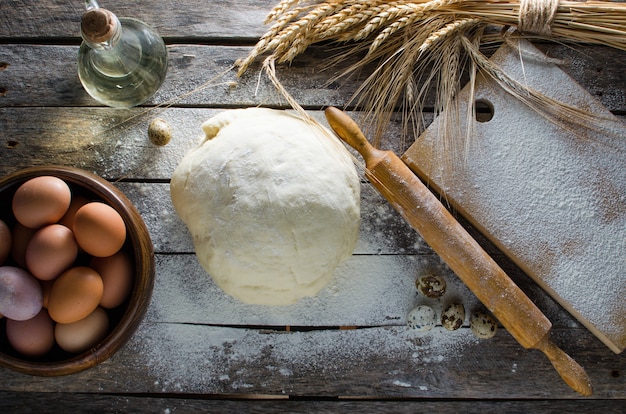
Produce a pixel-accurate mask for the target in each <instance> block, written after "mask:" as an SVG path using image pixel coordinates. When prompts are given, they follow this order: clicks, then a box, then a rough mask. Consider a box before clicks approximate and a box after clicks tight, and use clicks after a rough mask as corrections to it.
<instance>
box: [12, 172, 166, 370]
mask: <svg viewBox="0 0 626 414" xmlns="http://www.w3.org/2000/svg"><path fill="white" fill-rule="evenodd" d="M42 175H47V176H55V177H58V178H61V179H63V180H64V181H66V182H67V183H68V184H70V185H74V186H79V187H81V188H83V189H85V190H87V191H90V192H92V193H93V194H94V195H95V196H96V197H98V198H100V199H102V200H104V201H106V203H107V204H109V205H110V206H111V207H113V208H114V209H115V210H116V211H117V212H118V213H119V214H120V215H121V216H122V219H123V220H124V223H125V224H126V227H127V229H134V231H127V237H129V238H130V241H131V243H130V244H131V246H133V252H132V253H133V254H132V256H133V258H134V263H135V272H134V275H135V280H134V282H135V283H134V284H133V290H132V291H131V294H130V300H129V301H128V304H127V309H126V310H125V311H124V314H123V315H122V317H121V319H120V321H119V322H118V323H117V325H116V326H115V327H114V328H113V329H112V330H111V332H109V334H108V335H107V336H106V337H105V339H104V340H103V341H101V342H100V343H99V344H98V345H96V346H94V347H93V348H91V349H89V350H87V351H84V352H82V353H80V354H78V355H75V356H72V357H70V358H68V359H64V360H60V361H49V362H48V361H29V360H26V359H20V358H16V357H13V356H10V355H7V354H4V353H2V352H0V365H1V366H4V367H7V368H10V369H13V370H15V371H18V372H21V373H25V374H31V375H38V376H60V375H68V374H72V373H75V372H79V371H83V370H85V369H88V368H91V367H93V366H95V365H97V364H99V363H101V362H103V361H105V360H106V359H108V358H109V357H111V356H112V355H113V354H114V353H115V352H117V351H118V350H119V349H120V348H121V347H122V346H123V345H125V344H126V343H127V342H128V340H129V339H130V338H131V336H132V335H133V334H134V332H135V331H136V330H137V328H138V327H139V324H140V323H141V321H142V320H143V317H144V316H145V314H146V311H147V310H148V306H149V304H150V300H151V297H152V291H153V289H154V279H155V260H154V246H153V244H152V240H151V239H150V233H149V231H148V228H147V226H146V224H145V223H144V221H143V219H142V217H141V215H140V213H139V211H138V210H137V208H136V207H135V205H134V204H133V203H132V202H131V201H130V200H129V199H128V198H127V197H126V195H125V194H124V193H123V192H122V191H121V190H119V189H118V188H117V187H115V186H114V185H113V184H112V183H110V182H109V181H107V180H105V179H104V178H102V177H100V176H98V175H96V174H94V173H91V172H89V171H86V170H82V169H80V168H76V167H68V166H61V165H58V166H57V165H50V166H37V167H27V168H24V169H20V170H18V171H16V172H13V173H11V174H9V175H7V176H5V177H3V178H2V179H0V193H2V192H3V191H5V190H7V189H9V188H11V187H13V186H16V185H19V184H20V183H23V182H25V181H27V180H29V179H31V178H35V177H38V176H42Z"/></svg>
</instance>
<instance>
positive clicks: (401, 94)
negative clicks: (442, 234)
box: [237, 0, 626, 143]
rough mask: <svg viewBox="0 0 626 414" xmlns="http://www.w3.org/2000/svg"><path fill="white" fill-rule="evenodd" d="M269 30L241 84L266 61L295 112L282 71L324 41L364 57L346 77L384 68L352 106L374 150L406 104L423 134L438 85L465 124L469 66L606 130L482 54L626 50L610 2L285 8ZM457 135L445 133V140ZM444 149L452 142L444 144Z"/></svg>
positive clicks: (441, 103)
mask: <svg viewBox="0 0 626 414" xmlns="http://www.w3.org/2000/svg"><path fill="white" fill-rule="evenodd" d="M266 23H267V24H272V26H271V27H270V28H269V30H268V31H267V32H266V33H265V34H264V35H263V36H262V37H261V38H260V39H259V41H258V42H257V44H256V45H255V47H254V48H253V49H252V51H251V52H250V54H249V55H248V56H247V57H246V58H244V59H242V60H241V61H239V62H238V63H237V65H238V67H239V72H238V73H239V75H242V74H243V73H244V72H245V71H246V70H247V69H248V67H249V66H250V65H251V64H252V62H254V60H255V59H257V58H258V57H259V56H260V55H264V54H267V58H266V62H265V64H264V68H265V71H266V72H267V73H268V74H270V78H271V79H272V82H273V83H274V84H275V85H276V87H277V88H278V89H279V90H280V91H281V92H282V93H283V95H285V96H286V97H288V102H289V103H290V105H292V106H294V107H297V106H298V105H297V102H295V100H293V98H291V97H290V96H289V94H288V92H287V91H286V90H285V89H284V88H283V87H282V85H281V84H280V81H278V78H277V76H276V73H275V68H274V62H277V63H279V64H280V63H290V62H291V61H292V60H293V59H294V58H295V57H296V56H298V55H300V54H301V53H303V52H304V51H305V50H306V49H307V48H308V47H309V46H311V45H313V44H315V43H319V42H322V41H334V42H343V43H346V44H347V45H348V46H349V48H348V49H347V50H345V49H344V51H343V53H342V58H347V57H348V56H353V55H358V56H360V57H359V61H358V63H357V64H355V65H354V66H353V67H351V68H349V69H348V70H347V71H346V72H345V73H342V74H340V76H349V75H350V74H351V73H355V72H357V71H359V70H360V69H362V68H363V67H364V66H365V65H368V64H372V63H373V64H375V65H376V68H375V70H374V72H373V73H372V74H371V75H370V76H369V77H368V78H367V79H366V80H365V81H364V82H363V84H362V85H361V86H360V88H359V89H358V90H357V92H356V94H355V97H354V98H353V102H352V103H354V104H355V105H356V106H360V107H363V108H364V109H365V113H366V114H367V115H368V116H369V118H370V119H374V120H375V122H376V124H377V125H376V126H375V131H374V134H373V135H374V137H375V141H377V140H378V139H379V138H380V136H381V135H382V133H383V131H384V130H385V128H386V125H387V124H388V123H389V121H390V119H391V114H392V113H393V112H394V111H397V107H398V104H400V105H401V107H402V112H403V114H404V115H405V118H406V119H407V120H405V124H406V125H409V124H412V125H414V128H415V130H414V131H413V132H414V133H417V131H418V129H419V128H420V125H421V123H422V116H421V113H422V111H423V109H424V102H425V97H426V94H427V90H428V86H429V85H430V84H435V88H436V90H437V91H438V92H437V97H436V102H435V107H434V111H435V114H442V113H445V114H446V116H447V117H449V119H448V121H446V120H444V121H443V122H444V124H446V125H450V126H451V127H450V128H453V125H454V124H455V123H456V124H458V116H459V114H458V113H456V112H455V107H454V104H453V101H454V97H455V96H456V95H457V93H458V91H459V89H460V81H461V77H460V74H459V73H460V72H461V71H462V69H463V68H464V67H469V75H470V79H475V76H476V73H477V71H478V70H479V69H481V70H483V72H485V73H486V74H487V75H488V76H491V77H492V78H494V79H495V80H496V81H497V82H499V83H500V84H501V85H502V87H503V88H504V89H505V90H507V91H508V92H509V93H511V94H512V95H514V96H516V97H518V98H519V99H521V100H522V101H524V102H528V101H529V99H528V97H529V96H532V97H533V98H532V100H530V101H529V102H530V103H531V104H532V106H533V109H535V110H537V111H540V112H542V114H543V115H546V116H547V117H549V118H551V119H552V120H553V121H555V122H556V123H559V124H561V125H564V126H567V124H578V125H586V126H589V125H591V126H593V125H598V124H599V122H598V120H597V119H593V117H591V116H589V114H587V113H586V112H584V111H582V110H577V109H576V108H571V107H567V105H562V104H560V103H559V102H555V101H553V100H551V99H548V98H546V97H543V96H541V95H540V94H538V93H535V92H534V91H529V90H526V89H525V87H524V86H521V88H520V85H515V87H514V88H512V87H511V85H512V83H511V79H509V78H508V77H507V76H506V74H504V73H502V72H501V71H500V70H499V68H497V67H493V65H491V64H489V60H488V59H487V58H486V56H484V55H483V54H482V53H481V52H480V50H479V47H480V46H481V45H483V44H487V43H492V42H494V41H498V42H508V41H509V39H511V38H513V37H515V36H532V37H542V38H548V39H551V40H555V41H558V42H563V43H566V42H578V43H589V44H597V45H605V46H610V47H614V48H618V49H622V50H626V3H616V2H610V1H587V2H580V1H564V0H563V1H559V0H519V1H515V0H513V1H509V0H413V1H407V0H396V1H383V0H328V1H321V0H282V1H280V2H279V3H278V4H277V5H276V6H275V7H274V9H273V10H272V11H271V12H270V13H269V15H268V16H267V19H266ZM494 26H495V27H501V30H500V32H499V33H498V32H493V31H491V32H489V33H487V32H486V29H487V28H489V27H494ZM509 28H514V29H517V31H515V32H513V31H512V30H507V29H509ZM348 42H349V43H348ZM362 52H365V53H364V54H362ZM300 110H301V108H300ZM450 117H453V118H454V117H456V119H452V118H450ZM469 118H470V117H469V116H468V119H469ZM455 121H456V122H455ZM468 130H469V129H468ZM455 134H456V131H452V130H447V132H446V131H444V135H450V136H455ZM416 136H417V135H416ZM443 141H444V143H445V142H447V141H449V139H448V138H445V137H444V140H443Z"/></svg>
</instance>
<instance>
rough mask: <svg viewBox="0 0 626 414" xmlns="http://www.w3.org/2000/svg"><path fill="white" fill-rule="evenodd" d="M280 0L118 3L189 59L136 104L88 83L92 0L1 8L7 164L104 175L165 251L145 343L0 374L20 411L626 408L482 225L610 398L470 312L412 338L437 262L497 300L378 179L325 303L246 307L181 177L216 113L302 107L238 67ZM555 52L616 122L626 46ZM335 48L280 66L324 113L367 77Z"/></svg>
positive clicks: (1, 161) (0, 110) (1, 404)
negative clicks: (210, 249)
mask: <svg viewBox="0 0 626 414" xmlns="http://www.w3.org/2000/svg"><path fill="white" fill-rule="evenodd" d="M274 3H275V1H274V0H256V1H235V0H225V1H205V0H183V1H171V0H144V1H141V2H129V1H120V0H109V1H106V2H105V1H102V2H101V4H100V5H101V6H102V7H106V8H109V9H110V10H112V11H114V12H115V13H116V14H118V15H119V16H131V17H135V18H138V19H141V20H144V21H146V22H147V23H149V24H151V25H153V26H154V27H156V29H157V30H158V31H159V32H160V34H161V35H162V36H163V37H164V38H165V40H166V43H167V44H168V51H169V72H168V75H167V79H166V81H165V83H164V85H163V87H162V88H161V90H160V91H159V92H158V93H157V94H156V96H155V97H154V98H153V99H152V100H151V101H150V102H149V103H148V104H147V105H146V106H144V107H141V108H134V109H130V110H116V109H111V108H106V107H102V106H101V105H98V103H97V102H95V101H94V100H92V99H91V98H90V97H89V96H88V95H87V94H86V93H85V92H84V90H83V89H82V87H81V85H80V83H79V81H78V77H77V74H76V57H77V52H78V45H79V44H80V37H79V21H80V16H81V14H82V12H83V2H82V1H78V0H75V1H71V2H67V1H63V2H60V1H50V2H41V1H33V0H22V1H14V0H0V175H6V174H8V173H11V172H14V171H16V170H19V169H21V168H24V167H28V166H34V165H50V164H62V165H69V166H75V167H79V168H83V169H85V170H88V171H92V172H95V173H97V174H99V175H101V176H103V177H105V178H106V179H108V180H110V181H112V182H114V183H115V184H116V185H117V186H118V187H119V188H120V189H121V190H122V191H123V192H124V193H126V194H127V195H128V197H129V198H130V199H131V200H132V201H133V202H134V203H135V205H136V206H137V208H138V209H139V211H140V212H141V214H142V216H143V218H144V220H145V222H146V224H147V226H148V228H149V230H150V234H151V237H152V240H153V243H154V246H155V251H156V282H155V289H154V293H153V297H152V301H151V304H150V307H149V309H148V312H147V315H146V316H145V318H144V320H143V323H142V324H141V325H140V327H139V329H138V331H137V332H136V334H135V335H134V336H133V338H132V339H131V340H130V341H129V343H128V344H127V345H126V346H125V347H124V348H122V350H121V351H119V352H118V353H117V354H115V355H114V356H113V357H112V358H110V359H109V360H107V361H105V362H103V363H101V364H100V365H98V366H96V367H95V368H92V369H89V370H87V371H84V372H81V373H78V374H73V375H69V376H65V377H58V378H43V377H33V376H28V375H23V374H19V373H15V372H13V371H10V370H8V369H4V368H2V369H0V408H1V409H2V411H3V412H24V411H25V410H30V411H34V412H51V411H53V410H54V411H56V410H59V411H69V410H79V411H89V412H120V411H121V412H126V411H128V412H186V411H197V410H211V411H229V412H231V411H233V412H234V411H241V410H244V411H255V412H301V411H339V410H360V411H370V412H376V411H380V412H382V411H385V412H386V411H391V412H415V411H433V412H457V411H460V412H483V411H488V412H489V411H496V410H497V411H498V412H501V411H503V412H531V411H532V412H534V411H550V412H578V411H591V410H602V411H603V412H623V410H624V407H625V401H624V400H625V399H626V379H625V378H626V359H625V358H624V356H623V355H616V354H614V353H613V352H611V351H610V350H609V349H608V348H607V347H606V346H605V345H603V344H602V343H601V342H600V341H599V340H598V339H596V338H595V337H594V336H593V335H592V334H591V333H590V332H589V331H587V330H586V329H585V328H584V327H583V326H582V325H580V324H579V323H578V322H576V320H575V319H574V318H573V317H571V316H570V315H569V314H568V313H567V312H566V311H565V310H563V309H562V308H561V307H560V306H559V305H558V304H556V302H554V301H553V300H552V299H551V298H550V297H549V296H548V295H547V294H546V293H545V292H543V291H542V290H541V289H540V288H538V287H537V286H536V285H535V284H534V283H533V282H531V281H530V279H529V278H528V277H527V276H525V275H524V274H523V273H522V272H521V271H520V270H519V269H517V268H516V267H515V266H514V265H512V264H511V263H510V262H509V261H508V260H507V259H506V258H505V257H504V256H503V255H502V254H500V253H499V252H498V251H497V250H495V249H494V248H493V247H492V246H490V245H489V243H487V241H486V240H485V239H484V238H481V237H480V235H479V234H478V233H476V232H473V234H475V236H476V237H477V239H478V240H479V241H480V242H481V243H484V245H485V247H486V249H487V250H488V251H489V252H490V253H492V255H493V256H494V258H496V260H497V261H498V262H499V263H500V264H501V265H502V266H503V268H504V269H505V270H506V271H507V272H508V273H509V274H510V276H511V277H512V278H513V279H514V280H515V281H516V282H517V283H518V284H519V285H520V287H521V288H522V289H523V290H524V291H525V292H526V293H527V294H528V295H529V296H530V297H531V298H532V299H533V300H534V301H535V303H537V305H538V306H539V307H540V309H542V310H543V311H544V313H545V314H546V315H547V316H548V318H549V319H550V320H551V321H552V323H553V330H552V336H553V338H554V341H555V343H557V344H558V345H559V346H561V347H562V348H563V349H564V350H565V351H566V352H567V353H568V354H569V355H571V356H572V357H574V358H575V359H576V360H577V361H578V362H579V363H580V364H581V365H582V366H583V367H584V368H585V369H586V371H587V373H588V374H589V376H590V377H591V380H592V382H593V387H594V394H593V395H592V396H591V397H581V396H579V395H577V394H576V393H575V392H574V391H572V390H571V389H570V388H569V387H568V386H567V385H565V384H564V383H563V381H561V379H560V378H559V376H558V375H557V373H556V372H555V370H554V369H553V368H552V366H551V365H550V363H549V361H548V360H547V359H546V358H545V357H544V355H543V354H541V353H540V352H539V351H533V350H525V349H523V348H522V347H521V346H520V345H519V344H518V343H517V342H516V341H515V340H514V339H513V338H512V337H511V336H510V335H509V334H508V333H507V332H506V331H505V330H503V329H500V330H499V331H498V333H497V335H496V336H495V337H494V338H493V339H490V340H478V339H476V338H475V337H474V336H473V334H472V333H471V331H470V329H469V327H468V324H467V323H466V324H465V326H464V327H463V328H461V329H459V330H458V331H455V332H448V331H445V330H444V329H443V328H441V327H437V328H435V329H434V330H433V331H431V332H429V333H427V334H423V335H418V334H415V333H411V332H409V331H408V329H407V328H406V327H405V321H406V315H407V313H408V312H409V310H411V309H412V308H413V307H414V306H415V305H417V304H419V303H422V302H424V299H423V297H420V296H418V295H417V294H416V291H415V288H414V281H415V279H416V277H417V276H418V275H419V274H420V273H421V272H424V271H426V270H427V269H434V271H436V272H438V273H439V274H441V275H442V276H444V277H445V278H446V280H447V282H448V284H449V286H450V290H449V293H447V294H446V296H445V297H444V300H442V301H439V302H434V303H432V305H433V306H435V307H438V308H439V309H440V308H441V306H442V305H443V304H444V302H446V301H452V300H459V301H462V302H463V303H464V305H465V306H466V308H467V310H468V312H470V311H472V310H475V309H478V308H479V307H480V303H479V302H478V301H477V300H476V299H475V298H474V296H473V295H472V294H471V293H470V292H469V291H468V290H467V289H466V288H465V287H464V286H463V285H462V284H461V283H460V282H459V281H458V279H457V278H456V277H455V275H454V274H452V273H451V272H450V271H449V270H447V268H446V267H445V266H444V265H442V263H441V261H440V259H439V258H438V257H437V256H436V255H435V254H434V253H433V252H432V251H431V250H430V248H429V247H428V246H427V245H426V244H425V243H424V242H423V240H421V238H420V237H419V236H418V235H417V234H416V233H415V232H414V231H413V230H412V229H411V228H410V227H408V225H406V224H405V223H404V221H403V220H402V219H401V218H400V217H399V216H398V215H397V214H396V213H395V212H394V211H393V210H392V209H391V207H390V206H389V205H388V204H387V202H386V201H385V200H384V199H383V198H382V197H381V196H380V195H379V194H378V193H377V192H376V191H375V190H374V189H373V188H372V187H371V186H370V185H369V184H367V183H365V182H364V183H363V201H362V219H363V220H362V228H361V238H360V241H359V244H358V246H357V250H356V251H355V254H354V256H353V257H352V258H351V259H350V260H348V261H347V262H345V263H344V264H343V265H342V266H341V267H340V269H339V270H338V271H337V274H336V275H335V278H334V280H333V281H332V283H331V286H329V288H328V289H326V290H324V291H323V292H322V293H321V294H320V295H319V296H318V297H316V298H312V299H311V300H305V301H302V302H301V303H299V304H297V305H293V306H289V307H281V308H265V307H256V306H245V305H242V304H241V303H238V302H237V301H235V300H233V299H231V298H229V297H227V296H226V295H224V294H223V293H221V292H220V291H219V289H217V288H216V287H215V285H214V284H213V283H212V282H211V280H210V278H209V277H208V276H207V275H206V273H205V272H204V271H203V270H202V269H201V268H200V266H199V265H198V263H197V261H196V259H195V257H194V254H193V253H194V252H193V246H192V243H191V238H190V235H189V233H188V231H187V229H186V227H185V226H184V224H183V223H182V222H181V221H180V219H178V217H177V216H176V214H175V213H174V211H173V208H172V205H171V201H170V197H169V184H168V183H169V178H170V176H171V174H172V172H173V170H174V168H175V167H176V165H177V163H178V162H179V161H180V159H181V158H182V156H183V155H184V154H185V152H186V151H187V150H189V149H190V148H192V147H193V146H194V145H195V143H196V142H197V139H198V138H199V137H200V136H201V134H202V132H201V130H200V128H199V126H200V124H201V122H203V121H204V120H206V119H208V118H209V117H211V116H212V115H214V114H216V113H218V112H220V111H223V110H228V109H230V108H239V107H248V106H256V105H263V106H270V107H279V108H286V107H287V105H286V103H285V101H284V100H283V99H281V98H280V97H279V95H278V94H277V93H276V92H275V91H274V89H273V87H272V86H271V85H270V83H269V82H268V81H267V80H266V79H265V78H264V77H258V75H257V74H258V72H257V69H258V66H257V67H255V68H253V70H251V71H250V72H249V73H248V74H247V75H246V76H244V77H243V78H241V79H237V78H236V76H235V73H234V71H233V70H229V69H230V68H231V66H232V65H233V63H234V61H235V60H236V59H238V58H240V57H243V56H245V55H246V54H247V52H248V51H249V50H250V48H251V47H252V45H253V44H254V43H255V41H256V39H257V38H258V36H260V35H261V34H262V33H263V32H264V30H265V27H264V26H263V23H262V22H263V19H264V17H265V16H266V14H267V12H268V11H269V10H270V8H271V7H272V6H273V5H274ZM541 47H542V48H543V49H544V50H548V51H549V52H550V54H551V55H552V56H556V57H564V58H567V59H569V60H570V62H571V64H570V65H569V66H566V67H565V68H564V69H565V70H566V71H567V72H568V73H569V74H570V75H571V76H572V77H574V79H576V80H577V81H578V82H579V83H580V84H582V85H583V86H585V87H586V88H587V89H588V90H589V91H590V92H591V93H592V94H594V95H596V96H597V97H598V98H599V99H600V100H601V101H602V103H603V104H604V105H605V106H606V107H607V108H609V109H610V110H611V111H613V112H614V113H615V114H617V115H621V116H623V115H624V114H626V78H625V72H624V64H625V63H626V53H624V52H617V51H615V50H609V49H605V48H590V47H586V48H583V49H582V53H580V51H577V52H573V51H572V50H570V49H569V48H567V47H560V46H556V45H541ZM328 53H329V52H328V50H325V49H324V48H323V47H314V48H312V49H311V50H310V51H309V52H307V54H306V55H305V56H303V57H302V58H300V59H297V60H296V61H295V62H294V63H293V64H292V65H291V66H290V67H289V68H279V76H280V77H281V79H282V80H283V82H284V84H285V86H286V87H287V89H288V90H290V91H291V92H292V93H293V95H294V96H295V97H296V99H297V100H298V101H299V102H300V103H301V104H302V105H303V106H304V107H305V108H307V109H308V110H309V111H310V112H311V114H312V115H313V116H315V117H317V118H318V119H323V113H322V112H321V110H322V109H323V108H324V107H325V106H327V105H335V106H339V107H341V106H343V105H344V104H345V103H346V102H347V100H348V99H349V97H350V96H351V94H352V93H353V92H354V90H355V88H356V86H357V85H356V84H354V83H351V82H346V83H341V84H339V83H330V84H328V82H327V81H328V79H329V78H330V77H331V74H330V73H328V72H325V71H322V70H321V69H322V68H323V65H324V62H325V61H324V60H323V59H322V58H323V57H325V56H328ZM233 82H236V84H234V83H233ZM198 88H200V89H198ZM156 116H159V117H162V118H164V119H166V120H167V121H168V122H169V123H170V125H171V126H172V128H173V139H172V141H171V142H170V144H168V145H167V146H165V147H156V146H154V145H152V144H151V143H150V142H149V140H148V138H147V126H148V124H149V122H150V121H151V120H152V119H153V118H154V117H156ZM399 128H400V127H399V124H397V125H392V127H391V128H390V131H389V134H388V137H387V140H386V141H385V142H384V143H383V146H384V147H386V148H388V149H392V150H394V151H395V152H396V153H398V154H401V153H402V152H404V151H405V150H406V149H407V148H408V146H409V145H410V142H404V143H401V142H399V140H397V139H393V138H395V137H397V132H398V130H399ZM2 202H6V200H2ZM470 230H471V229H470ZM590 277H602V276H601V275H590Z"/></svg>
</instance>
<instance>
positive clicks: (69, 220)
mask: <svg viewBox="0 0 626 414" xmlns="http://www.w3.org/2000/svg"><path fill="white" fill-rule="evenodd" d="M88 202H89V199H87V198H86V197H83V196H81V195H75V196H74V197H72V202H71V203H70V207H69V208H68V209H67V212H66V213H65V215H64V216H63V217H61V219H60V220H59V224H63V225H64V226H65V227H67V228H68V229H70V230H71V229H72V228H73V227H74V216H75V215H76V212H77V211H78V209H79V208H81V207H82V206H84V205H85V204H87V203H88Z"/></svg>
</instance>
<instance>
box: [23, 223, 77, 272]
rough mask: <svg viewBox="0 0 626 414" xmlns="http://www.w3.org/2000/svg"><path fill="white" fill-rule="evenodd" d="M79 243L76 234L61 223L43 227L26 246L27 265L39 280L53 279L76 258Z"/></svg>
mask: <svg viewBox="0 0 626 414" xmlns="http://www.w3.org/2000/svg"><path fill="white" fill-rule="evenodd" d="M77 255H78V245H77V244H76V240H74V234H72V231H71V230H70V229H68V228H67V227H65V226H63V225H61V224H50V225H49V226H45V227H42V228H41V229H39V230H38V231H37V233H35V234H34V235H33V237H32V238H31V240H30V242H29V243H28V247H27V248H26V267H27V268H28V270H29V271H30V273H31V274H32V275H33V276H35V277H36V278H37V279H39V280H52V279H54V278H56V277H57V276H59V275H60V274H61V272H63V271H64V270H66V269H68V268H69V267H70V266H71V265H72V264H73V263H74V261H75V260H76V256H77Z"/></svg>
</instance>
